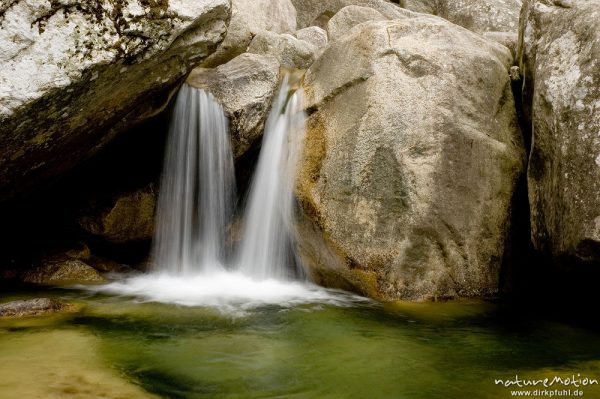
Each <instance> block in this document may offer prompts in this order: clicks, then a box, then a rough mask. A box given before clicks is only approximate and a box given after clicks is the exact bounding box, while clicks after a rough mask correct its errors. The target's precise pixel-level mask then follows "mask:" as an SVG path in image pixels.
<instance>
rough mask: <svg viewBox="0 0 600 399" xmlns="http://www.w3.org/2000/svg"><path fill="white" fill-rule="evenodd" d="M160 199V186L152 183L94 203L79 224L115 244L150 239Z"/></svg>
mask: <svg viewBox="0 0 600 399" xmlns="http://www.w3.org/2000/svg"><path fill="white" fill-rule="evenodd" d="M156 200H157V193H156V189H155V187H154V184H150V185H148V186H146V187H144V188H141V189H139V190H137V191H135V192H133V193H126V194H123V195H121V196H117V197H115V198H112V199H109V200H107V201H99V202H98V203H92V204H90V205H89V210H88V212H87V214H86V215H85V216H82V217H81V218H80V219H79V225H80V226H81V227H82V228H83V229H84V230H85V231H87V232H89V233H91V234H93V235H95V236H98V237H102V238H103V239H105V240H107V241H111V242H115V243H125V242H130V241H143V240H150V239H152V236H153V234H154V212H155V208H156Z"/></svg>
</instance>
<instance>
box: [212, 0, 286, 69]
mask: <svg viewBox="0 0 600 399" xmlns="http://www.w3.org/2000/svg"><path fill="white" fill-rule="evenodd" d="M231 7H232V15H231V22H230V24H229V29H228V30H227V36H225V40H223V43H221V45H220V46H219V48H218V49H217V51H216V52H215V53H214V54H213V55H211V56H210V57H209V58H208V59H207V60H206V61H204V62H203V63H202V67H204V68H214V67H217V66H219V65H221V64H224V63H226V62H228V61H230V60H231V59H233V58H235V57H237V56H238V55H240V54H242V53H244V52H245V51H246V49H247V48H248V46H249V45H250V42H251V41H252V38H253V37H254V36H255V35H256V34H257V33H259V32H261V31H264V30H267V31H270V32H274V33H293V32H295V31H296V9H295V8H294V6H293V4H292V2H291V1H290V0H232V2H231Z"/></svg>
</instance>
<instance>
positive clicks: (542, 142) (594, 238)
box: [519, 0, 600, 264]
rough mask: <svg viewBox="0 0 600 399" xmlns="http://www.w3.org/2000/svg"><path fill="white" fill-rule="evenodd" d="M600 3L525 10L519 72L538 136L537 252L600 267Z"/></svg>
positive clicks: (538, 4)
mask: <svg viewBox="0 0 600 399" xmlns="http://www.w3.org/2000/svg"><path fill="white" fill-rule="evenodd" d="M599 16H600V1H599V0H590V1H583V0H581V1H572V2H570V3H565V2H558V1H554V2H553V1H550V0H544V1H532V0H528V1H526V2H525V5H524V8H523V14H522V20H521V24H522V25H521V32H520V45H519V60H520V62H519V65H520V67H521V71H522V73H523V74H524V75H525V77H524V81H525V86H524V93H523V94H524V108H525V114H526V118H527V119H528V122H529V123H530V126H532V129H533V139H532V142H533V144H532V149H531V155H530V163H529V170H528V186H529V201H530V207H531V225H532V240H533V243H534V246H535V247H536V248H537V249H538V250H541V251H543V252H545V253H547V254H551V255H553V256H554V257H555V259H556V260H559V259H561V258H567V259H571V260H572V259H573V258H575V259H580V260H583V261H590V262H593V263H595V264H598V262H600V50H599V49H600V19H599V18H598V17H599Z"/></svg>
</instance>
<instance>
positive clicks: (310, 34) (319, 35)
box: [296, 26, 328, 49]
mask: <svg viewBox="0 0 600 399" xmlns="http://www.w3.org/2000/svg"><path fill="white" fill-rule="evenodd" d="M296 37H297V38H298V39H299V40H304V41H305V42H307V43H310V44H312V45H313V46H315V47H316V48H317V49H322V48H325V46H327V41H328V38H327V31H325V29H323V28H319V27H318V26H309V27H308V28H304V29H300V30H298V31H296Z"/></svg>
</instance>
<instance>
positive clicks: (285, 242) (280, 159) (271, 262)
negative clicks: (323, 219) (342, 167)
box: [237, 77, 306, 280]
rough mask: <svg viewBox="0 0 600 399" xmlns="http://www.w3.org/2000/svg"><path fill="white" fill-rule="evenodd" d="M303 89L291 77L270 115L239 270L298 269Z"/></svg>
mask: <svg viewBox="0 0 600 399" xmlns="http://www.w3.org/2000/svg"><path fill="white" fill-rule="evenodd" d="M302 100H303V98H302V92H301V91H300V90H297V91H295V92H293V93H292V92H291V87H290V85H289V80H288V78H287V77H286V78H285V79H284V81H283V83H282V85H281V89H280V91H279V94H278V95H277V98H276V99H275V102H274V104H273V108H272V110H271V113H270V115H269V118H268V119H267V123H266V126H265V132H264V136H263V144H262V149H261V152H260V157H259V160H258V165H257V168H256V172H255V175H254V178H253V181H252V184H251V186H250V192H249V195H248V203H247V207H246V210H245V213H244V222H245V223H244V229H243V234H242V241H241V244H240V248H239V251H238V254H237V263H238V267H239V270H240V271H242V272H243V273H244V274H246V275H248V276H251V277H253V278H255V279H259V280H260V279H267V278H274V279H286V278H288V277H293V276H296V275H298V273H299V272H301V269H299V268H297V269H294V268H292V267H291V266H292V265H293V263H294V262H293V259H292V258H291V252H290V250H289V249H290V243H291V238H292V231H291V229H292V226H293V217H294V214H293V204H294V192H293V191H294V186H295V181H296V168H297V164H298V156H299V154H300V153H301V152H302V144H303V141H304V133H305V121H306V115H305V113H304V111H303V107H302Z"/></svg>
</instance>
